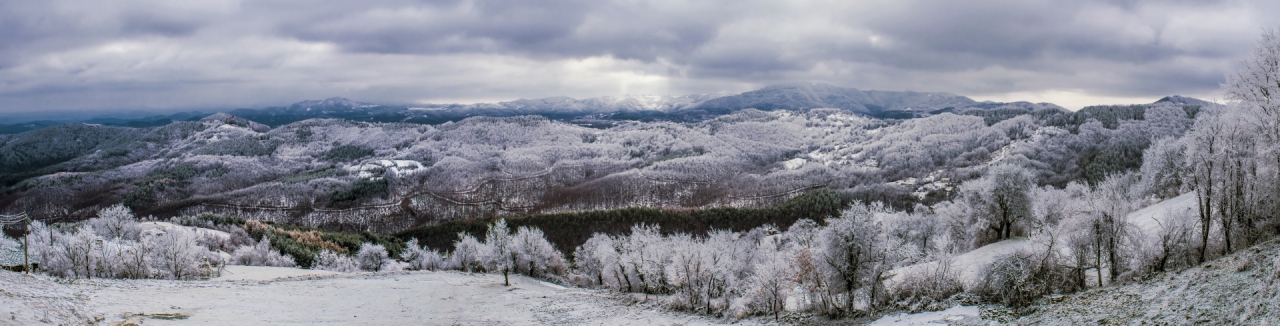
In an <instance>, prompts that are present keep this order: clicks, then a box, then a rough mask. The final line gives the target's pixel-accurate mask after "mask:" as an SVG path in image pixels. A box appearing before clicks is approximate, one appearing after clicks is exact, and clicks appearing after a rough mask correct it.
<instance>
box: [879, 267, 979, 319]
mask: <svg viewBox="0 0 1280 326" xmlns="http://www.w3.org/2000/svg"><path fill="white" fill-rule="evenodd" d="M951 263H952V262H951V259H950V258H944V259H941V260H939V261H937V262H934V263H933V265H931V266H927V268H925V269H924V270H919V271H914V272H908V273H907V274H905V275H903V276H902V278H901V279H900V280H898V281H897V282H896V283H894V284H893V287H892V288H891V289H890V291H889V295H890V297H889V298H890V300H891V301H893V302H895V303H896V304H897V305H898V308H902V309H907V310H909V311H911V312H917V311H920V310H941V309H945V308H947V306H946V305H944V304H943V303H942V301H944V300H946V299H947V298H950V297H951V296H952V295H955V294H956V293H960V292H962V291H964V285H963V284H961V283H960V279H959V273H958V272H957V271H956V270H954V269H952V268H951Z"/></svg>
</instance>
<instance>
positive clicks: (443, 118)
mask: <svg viewBox="0 0 1280 326" xmlns="http://www.w3.org/2000/svg"><path fill="white" fill-rule="evenodd" d="M1164 101H1175V102H1176V104H1196V105H1202V104H1204V103H1207V102H1204V101H1200V100H1197V99H1192V98H1185V97H1180V96H1172V97H1168V98H1166V100H1164ZM749 108H754V109H758V110H763V111H771V110H779V109H787V110H807V109H815V108H835V109H841V110H844V111H848V112H850V113H855V114H859V115H864V116H868V117H878V118H895V119H903V118H918V117H924V116H928V115H931V114H937V113H941V112H945V111H954V112H960V111H963V110H966V109H970V108H978V109H984V110H989V109H997V108H1016V109H1023V110H1028V111H1038V110H1065V109H1064V108H1062V107H1060V106H1058V105H1054V104H1052V103H1029V102H1009V103H1004V102H990V101H986V102H978V101H974V100H973V99H970V98H968V97H965V96H960V95H955V94H949V93H928V92H912V91H902V92H899V91H875V90H866V91H864V90H858V89H854V88H845V87H837V86H831V85H827V84H821V83H817V84H815V83H791V84H782V85H775V86H769V87H765V88H762V89H759V90H754V91H749V92H745V93H741V94H732V93H729V92H720V93H712V94H695V95H684V96H666V95H623V96H603V97H594V98H587V99H574V98H569V97H563V96H560V97H547V98H540V99H520V100H515V101H509V102H499V103H478V104H424V105H397V104H374V103H365V102H359V101H353V100H349V99H345V98H330V99H324V100H308V101H302V102H298V103H294V104H292V105H289V106H287V107H267V108H261V109H248V108H245V109H235V110H229V111H226V112H227V113H230V114H231V115H234V116H238V117H243V118H246V119H249V120H251V121H255V122H258V123H262V124H265V125H268V126H271V127H277V126H281V125H285V124H289V123H292V122H297V121H302V120H306V119H312V118H338V119H347V120H354V121H365V122H408V123H417V124H439V123H444V122H448V121H460V120H462V119H465V118H467V117H471V116H490V117H510V116H521V115H539V116H543V117H546V118H548V119H552V120H559V121H567V122H571V123H574V124H578V125H583V126H589V127H597V128H598V127H608V126H611V125H614V124H615V123H616V122H617V121H627V120H631V121H655V120H656V121H674V122H701V121H706V120H708V119H713V118H715V117H718V116H722V115H725V114H729V113H733V112H737V111H741V110H744V109H749ZM213 113H215V112H199V111H193V112H181V113H175V114H169V115H163V114H157V115H150V116H143V117H135V118H118V117H117V118H93V119H56V118H51V119H47V120H35V121H14V120H12V119H11V120H10V121H7V122H0V123H8V124H4V125H0V134H15V133H21V132H26V131H31V130H36V129H41V128H47V127H50V126H56V125H60V124H64V123H72V122H84V123H90V124H103V125H116V126H129V127H154V126H161V125H166V124H169V123H171V122H173V121H195V120H199V119H201V118H204V117H206V116H208V115H210V114H213Z"/></svg>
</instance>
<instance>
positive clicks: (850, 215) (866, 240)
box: [819, 205, 890, 314]
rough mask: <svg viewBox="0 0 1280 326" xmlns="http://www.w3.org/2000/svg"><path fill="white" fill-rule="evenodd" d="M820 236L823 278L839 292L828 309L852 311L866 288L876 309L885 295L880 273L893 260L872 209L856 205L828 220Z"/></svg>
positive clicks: (833, 312)
mask: <svg viewBox="0 0 1280 326" xmlns="http://www.w3.org/2000/svg"><path fill="white" fill-rule="evenodd" d="M820 239H821V240H820V243H821V244H820V245H819V248H821V255H820V258H819V260H820V261H821V262H822V263H821V265H820V266H822V269H823V270H824V272H823V274H824V276H825V278H826V279H825V280H824V281H825V282H826V283H827V284H829V285H828V286H829V288H828V291H832V290H834V291H836V292H835V293H834V294H833V295H832V297H834V298H835V299H836V302H831V305H830V306H828V307H826V309H827V312H828V313H830V314H848V313H852V312H853V311H854V310H855V302H856V294H857V291H858V290H860V289H862V288H864V287H867V288H868V290H869V291H867V292H868V293H867V294H868V298H867V299H868V303H869V305H870V306H871V307H873V308H874V307H875V306H876V305H877V304H878V302H877V301H878V300H879V299H881V298H880V297H879V295H882V293H879V290H880V288H881V286H882V285H881V283H880V282H881V280H880V276H882V275H883V273H884V272H885V271H887V270H886V268H885V266H887V264H889V263H890V262H889V261H888V260H889V257H888V250H887V249H886V248H885V247H884V244H885V241H884V240H885V239H884V238H883V237H882V236H881V234H880V226H879V225H877V223H876V221H875V219H874V217H873V215H872V213H871V211H870V209H869V208H867V207H865V206H860V205H855V206H854V207H853V208H851V209H849V210H846V211H845V212H844V213H843V214H842V215H841V216H840V217H839V218H835V219H829V220H827V227H825V228H823V229H822V233H821V235H820ZM837 302H839V303H842V304H836V303H837Z"/></svg>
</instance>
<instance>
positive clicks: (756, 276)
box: [744, 236, 795, 320]
mask: <svg viewBox="0 0 1280 326" xmlns="http://www.w3.org/2000/svg"><path fill="white" fill-rule="evenodd" d="M756 252H757V261H756V262H755V266H754V270H753V272H752V273H751V276H750V278H749V279H748V280H747V282H746V287H747V289H746V290H745V291H744V292H746V294H747V295H750V296H752V297H753V298H754V299H755V300H754V301H755V302H756V303H757V304H758V305H759V306H761V307H763V308H764V309H761V310H762V311H763V312H765V313H772V314H773V318H774V320H777V319H778V313H779V312H781V311H783V310H785V309H786V301H787V295H788V294H789V293H790V292H791V288H792V287H794V285H795V283H794V282H793V277H792V276H793V275H795V266H794V265H793V264H792V262H791V257H792V255H791V254H790V252H789V251H788V250H786V247H784V246H783V244H782V243H781V241H780V237H777V236H774V237H768V238H765V239H764V240H763V241H761V242H760V245H759V248H758V249H757V251H756Z"/></svg>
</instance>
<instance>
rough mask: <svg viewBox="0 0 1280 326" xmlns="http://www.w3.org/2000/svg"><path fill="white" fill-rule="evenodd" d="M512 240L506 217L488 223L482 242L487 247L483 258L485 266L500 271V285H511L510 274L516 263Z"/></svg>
mask: <svg viewBox="0 0 1280 326" xmlns="http://www.w3.org/2000/svg"><path fill="white" fill-rule="evenodd" d="M513 240H514V239H513V237H512V236H511V229H509V228H507V220H506V219H499V220H498V221H497V222H494V223H493V224H491V225H489V231H488V232H485V235H484V244H485V245H486V246H488V247H489V250H488V251H487V252H486V254H487V255H485V257H484V258H483V259H484V264H485V268H487V269H489V270H491V271H495V272H499V273H502V285H505V286H511V278H510V274H511V271H512V270H513V269H515V265H516V251H515V249H516V248H515V246H516V245H515V244H514V241H513Z"/></svg>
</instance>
